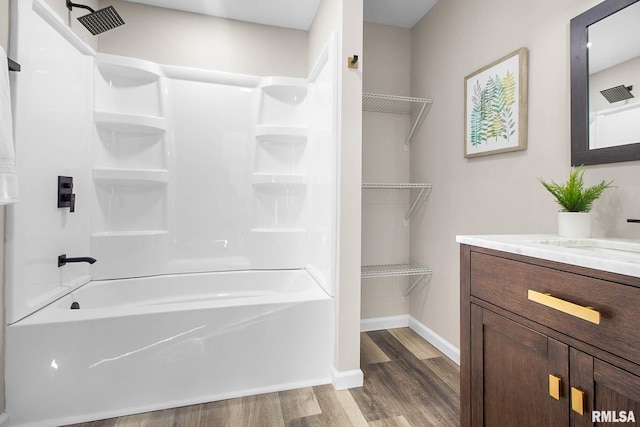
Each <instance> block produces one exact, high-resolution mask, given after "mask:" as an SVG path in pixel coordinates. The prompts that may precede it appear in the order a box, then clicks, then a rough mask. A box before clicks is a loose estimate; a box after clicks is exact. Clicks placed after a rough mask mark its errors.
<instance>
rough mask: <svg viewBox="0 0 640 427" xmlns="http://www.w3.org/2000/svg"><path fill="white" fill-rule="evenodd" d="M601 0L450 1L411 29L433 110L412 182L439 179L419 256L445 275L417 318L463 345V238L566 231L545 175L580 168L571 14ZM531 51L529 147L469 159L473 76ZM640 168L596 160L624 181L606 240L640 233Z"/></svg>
mask: <svg viewBox="0 0 640 427" xmlns="http://www.w3.org/2000/svg"><path fill="white" fill-rule="evenodd" d="M597 3H599V2H598V1H596V0H588V1H585V0H567V1H563V2H557V1H555V0H540V1H535V2H532V1H529V0H485V1H482V2H479V1H471V0H446V1H440V2H438V3H437V4H436V6H435V7H434V8H433V9H432V10H431V11H430V12H429V13H428V14H427V15H426V17H425V18H424V19H422V21H421V22H419V23H418V25H416V27H414V29H413V33H412V43H413V45H412V52H413V55H412V59H413V64H412V70H411V76H412V79H411V89H412V94H413V95H414V96H425V95H427V96H430V97H433V98H434V105H433V108H432V109H431V111H430V113H429V115H428V116H427V118H426V120H425V122H424V124H423V126H422V127H421V129H420V131H419V133H418V135H417V138H416V141H415V142H414V144H413V148H412V159H411V168H412V178H413V180H414V181H422V180H427V181H430V182H432V183H433V186H434V187H433V191H432V193H431V196H430V198H429V200H428V202H427V204H426V205H425V206H423V213H422V214H420V215H416V220H415V221H412V223H411V226H412V237H413V238H412V245H411V253H412V256H413V257H414V258H415V259H416V260H417V261H421V262H423V263H425V264H427V265H429V266H431V268H432V269H433V270H434V274H433V278H432V280H431V283H430V285H429V286H428V287H426V288H424V289H421V290H420V291H418V292H417V293H416V294H415V295H412V297H411V307H410V314H411V315H412V316H413V317H415V318H416V319H418V320H419V321H420V322H422V323H424V324H425V325H427V326H428V327H429V328H431V329H432V330H433V331H435V332H436V333H437V334H439V335H440V336H442V337H443V338H444V339H446V340H447V341H449V342H451V343H452V344H454V345H456V346H459V290H458V287H459V249H458V245H457V244H456V242H455V236H456V235H457V234H491V233H555V232H557V224H556V215H557V214H556V212H557V210H558V208H557V206H556V204H555V203H554V202H553V199H552V197H551V196H550V194H548V193H546V191H545V190H544V189H543V188H542V186H541V185H540V184H539V182H538V177H543V178H546V179H555V180H556V181H558V180H564V179H566V176H567V175H568V172H569V165H570V146H569V141H570V112H569V108H570V91H569V89H570V86H569V85H570V83H569V20H570V19H571V18H572V17H573V16H575V15H578V14H580V13H582V12H583V11H585V10H586V9H588V8H590V7H592V6H594V5H595V4H597ZM520 47H526V48H528V49H529V133H528V135H529V146H528V147H529V148H528V149H527V150H526V151H520V152H514V153H507V154H499V155H493V156H486V157H480V158H475V159H469V160H466V159H464V158H463V133H464V121H463V114H464V107H463V97H464V92H463V89H464V77H465V76H466V75H468V74H470V73H473V72H474V71H476V70H478V69H480V68H482V67H484V66H485V65H487V64H490V63H491V62H493V61H495V60H496V59H498V58H501V57H502V56H504V55H505V54H508V53H510V52H513V51H515V50H516V49H518V48H520ZM639 166H640V163H639V162H628V163H620V164H615V165H608V166H607V165H603V166H593V167H589V168H588V169H587V172H586V175H585V176H586V181H587V183H588V184H592V183H595V182H597V181H599V180H602V179H607V180H609V179H613V180H615V184H616V185H617V186H618V187H617V188H615V189H613V190H611V191H609V193H608V194H605V196H604V197H603V198H602V199H601V200H600V201H598V202H596V205H595V207H594V213H595V216H596V224H595V226H594V232H595V234H596V235H607V236H628V237H635V238H638V237H640V227H635V228H634V227H633V225H629V224H626V222H625V219H626V218H627V217H629V216H634V215H635V216H640V167H639Z"/></svg>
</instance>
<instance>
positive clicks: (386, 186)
mask: <svg viewBox="0 0 640 427" xmlns="http://www.w3.org/2000/svg"><path fill="white" fill-rule="evenodd" d="M432 186H433V185H432V184H428V183H414V182H411V183H387V182H366V183H362V188H364V189H377V190H411V189H417V190H420V191H419V192H418V195H417V196H416V198H415V199H414V200H413V202H412V203H411V207H410V208H409V210H408V211H407V213H406V215H405V216H404V224H405V225H407V224H408V223H409V218H411V214H412V213H413V211H414V210H415V208H416V206H418V204H419V203H420V201H421V200H422V199H423V198H424V197H425V196H426V195H427V190H431V187H432Z"/></svg>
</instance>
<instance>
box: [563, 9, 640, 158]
mask: <svg viewBox="0 0 640 427" xmlns="http://www.w3.org/2000/svg"><path fill="white" fill-rule="evenodd" d="M637 1H640V0H605V1H603V2H602V3H600V4H598V5H597V6H595V7H593V8H591V9H589V10H587V11H586V12H584V13H583V14H581V15H578V16H576V17H575V18H573V19H572V20H571V26H570V37H571V164H572V165H573V166H580V165H596V164H600V163H615V162H626V161H630V160H640V141H639V142H637V143H634V144H627V145H620V146H617V147H607V148H598V149H595V150H590V149H589V53H588V49H587V42H588V41H589V32H588V29H589V26H590V25H592V24H595V23H596V22H598V21H600V20H602V19H604V18H606V17H607V16H609V15H612V14H614V13H616V12H618V11H620V10H622V9H624V8H625V7H627V6H629V5H632V4H633V3H636V2H637ZM639 43H640V41H639Z"/></svg>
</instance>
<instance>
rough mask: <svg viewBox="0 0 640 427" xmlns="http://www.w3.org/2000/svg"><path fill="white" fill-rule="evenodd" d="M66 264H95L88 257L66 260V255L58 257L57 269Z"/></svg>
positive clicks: (93, 260) (93, 259)
mask: <svg viewBox="0 0 640 427" xmlns="http://www.w3.org/2000/svg"><path fill="white" fill-rule="evenodd" d="M68 262H88V263H89V264H93V263H94V262H96V259H95V258H91V257H88V256H85V257H79V258H67V254H62V255H58V267H62V266H63V265H65V264H66V263H68Z"/></svg>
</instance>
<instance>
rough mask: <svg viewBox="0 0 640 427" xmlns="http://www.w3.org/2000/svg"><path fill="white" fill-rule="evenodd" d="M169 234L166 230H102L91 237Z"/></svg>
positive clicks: (106, 237)
mask: <svg viewBox="0 0 640 427" xmlns="http://www.w3.org/2000/svg"><path fill="white" fill-rule="evenodd" d="M167 234H169V231H168V230H133V231H104V232H100V233H93V234H91V237H95V238H99V239H100V238H105V239H108V238H112V237H153V236H164V235H167Z"/></svg>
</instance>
